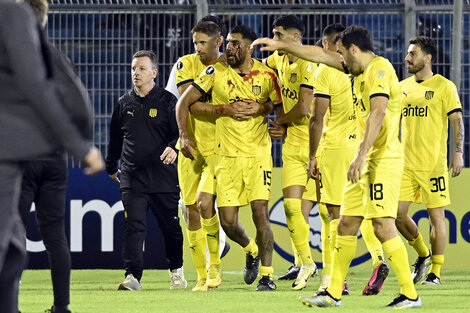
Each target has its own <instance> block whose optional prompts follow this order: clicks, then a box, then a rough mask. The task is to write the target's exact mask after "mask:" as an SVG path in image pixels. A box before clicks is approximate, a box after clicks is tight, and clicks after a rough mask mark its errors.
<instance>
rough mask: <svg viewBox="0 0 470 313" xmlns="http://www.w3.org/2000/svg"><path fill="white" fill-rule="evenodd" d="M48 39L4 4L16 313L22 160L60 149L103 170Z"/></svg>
mask: <svg viewBox="0 0 470 313" xmlns="http://www.w3.org/2000/svg"><path fill="white" fill-rule="evenodd" d="M46 43H47V41H46V40H45V39H44V37H43V35H42V33H41V30H39V27H38V25H37V21H36V18H35V17H34V15H33V14H32V12H31V10H30V9H29V8H28V7H27V6H26V5H21V4H16V3H14V2H13V1H12V0H0V95H1V96H0V111H1V112H2V113H1V114H0V125H2V127H0V281H1V284H0V305H1V311H2V313H18V284H19V278H20V274H21V271H22V269H23V265H24V261H25V256H26V249H25V240H24V238H25V234H24V226H23V223H22V222H21V219H20V216H19V213H18V199H19V193H20V187H21V177H22V175H23V162H24V161H26V160H31V159H37V158H39V157H41V156H44V155H48V154H51V153H53V152H54V151H56V150H57V149H59V148H61V147H62V148H65V150H67V151H69V152H71V153H72V155H73V156H74V157H76V158H77V159H79V160H82V161H84V164H85V166H86V168H85V172H86V173H88V174H93V173H96V172H98V171H100V170H101V169H102V167H103V161H102V159H101V154H100V153H99V151H98V150H97V149H96V148H92V147H90V144H89V143H88V142H87V141H86V140H85V139H84V138H83V137H82V135H81V134H80V132H79V131H78V129H77V127H76V126H75V124H73V123H72V122H71V117H70V115H69V114H68V113H67V112H66V110H65V109H64V107H63V106H62V104H61V101H60V99H59V97H58V92H57V88H56V85H55V83H54V81H52V79H51V78H52V75H51V74H52V71H51V67H50V60H48V59H47V56H46V55H45V54H44V53H43V51H44V49H45V46H46Z"/></svg>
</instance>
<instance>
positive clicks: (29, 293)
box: [0, 269, 470, 313]
mask: <svg viewBox="0 0 470 313" xmlns="http://www.w3.org/2000/svg"><path fill="white" fill-rule="evenodd" d="M123 273H124V272H123V271H121V270H74V271H72V285H71V305H70V308H71V310H72V312H74V313H108V312H109V313H121V312H122V313H124V312H125V313H153V312H185V313H197V312H201V313H211V312H217V313H221V312H237V313H244V312H248V313H254V312H263V313H272V312H288V313H290V312H309V311H322V310H327V311H329V312H330V311H332V310H336V311H338V312H342V313H349V312H351V313H352V312H354V313H368V312H374V313H377V310H379V311H381V310H385V311H384V312H386V311H390V310H391V309H384V308H383V307H384V306H385V305H386V304H388V303H389V302H391V301H392V300H393V298H394V297H395V296H396V295H397V293H398V291H399V288H398V284H397V280H396V278H395V276H394V275H393V273H390V275H389V277H388V278H387V281H386V282H385V285H384V288H383V290H382V292H381V293H380V294H379V295H378V296H367V297H366V296H362V295H361V293H362V289H363V288H364V286H365V284H366V283H367V281H368V280H369V278H370V274H371V272H370V271H368V270H355V269H352V270H350V271H349V275H348V284H349V290H350V292H351V295H350V296H344V297H343V306H342V307H341V308H336V309H335V308H326V309H324V308H309V307H306V306H303V305H302V304H301V303H300V302H299V301H298V300H297V299H298V297H299V296H309V295H312V294H313V293H314V292H315V290H316V289H317V288H318V286H319V278H318V277H314V278H311V280H310V281H309V284H308V286H307V288H305V289H304V290H302V291H292V290H291V289H290V285H291V283H292V282H291V281H276V284H277V290H276V291H275V292H256V291H255V289H256V284H257V282H255V283H253V284H252V285H246V284H244V282H243V277H242V273H241V272H227V271H226V272H224V276H223V283H222V285H221V286H220V287H219V288H217V289H214V290H210V291H208V292H198V293H195V292H192V291H191V288H192V287H193V286H194V284H195V280H196V272H195V271H190V270H187V271H185V276H186V279H187V280H188V288H187V289H186V290H169V275H168V271H165V270H146V271H144V277H143V279H142V288H143V290H142V291H139V292H135V291H134V292H131V291H117V285H118V283H119V282H120V281H121V280H123V279H124V277H123ZM276 274H281V272H280V271H279V270H278V272H276ZM417 290H418V293H419V295H420V296H421V300H422V302H423V307H422V308H420V309H414V310H413V311H412V312H416V313H418V312H433V313H439V312H445V313H448V312H470V304H469V299H470V279H469V272H468V271H462V270H445V271H444V272H443V277H442V285H441V286H423V285H417ZM19 302H20V310H21V312H23V313H38V312H44V310H45V309H47V308H50V307H51V305H52V303H53V297H52V286H51V281H50V273H49V271H48V270H27V271H25V272H24V274H23V279H22V284H21V287H20V298H19ZM0 311H1V310H0Z"/></svg>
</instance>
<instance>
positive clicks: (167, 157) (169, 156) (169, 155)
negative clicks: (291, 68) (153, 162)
mask: <svg viewBox="0 0 470 313" xmlns="http://www.w3.org/2000/svg"><path fill="white" fill-rule="evenodd" d="M177 156H178V155H177V154H176V152H175V150H173V148H171V147H166V149H165V151H163V153H162V155H161V156H160V160H162V161H163V164H173V163H174V162H175V160H176V157H177Z"/></svg>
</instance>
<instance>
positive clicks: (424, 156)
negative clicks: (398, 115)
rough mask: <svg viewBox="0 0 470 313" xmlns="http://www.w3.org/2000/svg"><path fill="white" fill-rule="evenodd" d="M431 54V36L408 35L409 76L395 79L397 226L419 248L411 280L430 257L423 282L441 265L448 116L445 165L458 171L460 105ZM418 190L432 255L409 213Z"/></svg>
mask: <svg viewBox="0 0 470 313" xmlns="http://www.w3.org/2000/svg"><path fill="white" fill-rule="evenodd" d="M436 55H437V49H436V45H435V43H434V42H433V40H432V39H431V38H429V37H416V38H413V39H411V40H410V46H409V48H408V54H407V56H406V58H405V60H406V62H407V69H408V73H411V74H413V76H411V77H409V78H407V79H405V80H403V81H401V82H400V87H401V92H402V100H403V109H402V116H403V127H402V139H403V142H404V150H405V170H404V173H403V177H402V182H401V190H400V202H399V204H398V217H397V220H396V225H397V228H398V230H399V231H400V233H401V234H402V235H403V236H404V237H405V238H406V239H407V240H408V243H409V244H410V245H411V246H412V247H413V248H414V249H415V250H416V252H417V253H418V259H417V260H416V263H415V264H414V266H415V269H414V271H413V274H412V275H413V281H414V283H417V282H419V281H420V280H421V279H422V278H423V276H424V274H425V272H426V269H427V267H428V266H429V261H431V269H430V271H429V273H428V275H427V277H426V279H425V280H424V281H423V282H422V284H425V285H439V284H440V283H441V280H440V277H441V266H442V264H443V263H444V249H445V245H446V240H447V231H446V222H445V213H444V212H445V206H447V205H449V204H450V195H449V188H448V186H449V175H448V172H447V132H448V120H450V122H451V123H452V128H453V130H454V132H453V135H454V151H453V157H452V161H451V163H450V166H449V168H450V169H452V177H456V176H458V175H459V174H460V172H461V170H462V167H463V156H462V154H463V143H464V124H463V120H462V105H461V103H460V100H459V95H458V93H457V88H456V86H455V85H454V83H452V82H451V81H450V80H448V79H446V78H444V77H443V76H441V75H439V74H434V73H433V72H432V69H431V66H432V63H433V62H434V61H435V60H436ZM419 195H420V196H422V199H423V202H424V204H425V205H426V206H427V208H428V213H429V222H430V224H431V249H432V256H431V252H430V251H429V249H428V248H427V247H426V245H425V244H424V242H423V237H422V236H421V234H420V233H419V230H418V226H417V225H416V223H415V222H414V221H413V219H411V218H410V217H409V216H408V208H409V206H410V203H411V202H412V201H413V200H414V199H416V197H417V196H419Z"/></svg>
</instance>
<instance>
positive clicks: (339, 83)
mask: <svg viewBox="0 0 470 313" xmlns="http://www.w3.org/2000/svg"><path fill="white" fill-rule="evenodd" d="M344 29H345V27H344V26H343V25H341V24H332V25H329V26H327V27H326V28H325V29H324V30H323V39H322V43H323V48H325V49H327V50H330V51H336V45H335V40H336V38H337V37H338V34H339V33H341V32H342V31H343V30H344ZM352 82H354V77H353V76H351V77H349V76H348V75H347V74H345V73H344V72H342V71H338V70H337V69H335V68H332V67H329V66H327V65H325V64H320V66H319V67H318V69H317V72H316V74H315V78H314V87H315V95H314V112H313V114H312V116H311V118H310V161H309V165H308V171H309V174H310V175H311V177H312V178H315V179H320V178H321V191H322V196H321V201H322V203H325V204H326V207H327V210H328V214H327V218H322V229H324V228H325V229H329V236H328V237H327V236H325V237H326V238H325V239H326V241H327V242H326V244H325V245H323V237H322V246H323V247H324V248H323V249H322V250H323V251H322V258H323V260H324V262H323V264H324V266H323V272H322V276H321V277H322V279H321V285H320V288H319V290H325V289H326V287H327V286H328V284H329V281H330V277H331V276H330V275H331V274H330V272H331V262H332V259H331V256H332V253H333V250H334V243H335V240H336V234H337V226H338V221H339V215H340V214H339V213H340V205H341V198H342V195H343V188H344V186H345V185H346V182H347V170H348V167H349V164H350V163H351V161H352V159H353V158H354V155H355V153H356V151H357V148H358V145H359V138H358V135H357V124H356V121H357V119H356V112H355V110H354V106H353V97H352V90H351V83H352ZM320 146H321V148H319V147H320ZM319 150H321V152H320V154H318V152H317V151H319ZM317 154H318V155H319V158H318V160H317V158H316V155H317ZM317 166H318V170H317ZM320 175H321V177H320ZM360 230H361V233H362V235H363V238H364V241H365V243H366V246H367V249H368V250H369V252H370V254H371V256H372V263H373V268H374V271H373V273H372V277H371V279H370V280H369V282H368V283H367V285H366V286H365V288H364V290H363V294H364V295H376V294H378V293H379V292H380V290H381V289H382V286H383V283H384V281H385V279H386V278H387V275H388V273H389V269H388V267H387V265H386V264H385V262H384V261H383V260H384V255H383V250H382V245H381V244H380V241H379V240H378V239H377V237H376V236H375V235H374V230H373V227H372V224H371V221H370V220H369V219H364V220H363V221H362V223H361V227H360Z"/></svg>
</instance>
